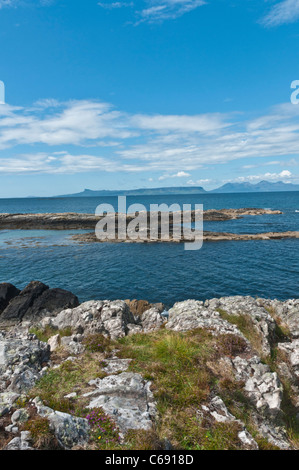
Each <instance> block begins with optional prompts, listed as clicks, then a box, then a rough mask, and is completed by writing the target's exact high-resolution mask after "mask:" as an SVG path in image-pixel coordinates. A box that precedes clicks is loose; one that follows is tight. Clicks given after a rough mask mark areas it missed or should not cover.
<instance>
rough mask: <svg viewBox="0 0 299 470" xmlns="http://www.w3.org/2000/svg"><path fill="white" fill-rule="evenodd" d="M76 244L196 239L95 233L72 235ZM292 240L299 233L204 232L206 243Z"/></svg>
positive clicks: (189, 238) (182, 241)
mask: <svg viewBox="0 0 299 470" xmlns="http://www.w3.org/2000/svg"><path fill="white" fill-rule="evenodd" d="M70 238H71V239H72V240H74V241H75V242H78V243H80V244H85V243H186V242H190V241H191V242H192V241H193V240H194V238H193V237H192V236H189V237H188V236H184V234H182V236H181V238H180V240H178V239H177V238H173V236H172V233H171V232H170V237H169V239H165V240H163V239H161V238H159V239H158V240H152V239H151V238H150V234H149V233H148V234H146V237H144V236H142V237H141V238H140V239H136V240H132V239H131V238H127V239H126V240H118V239H117V238H115V239H114V240H100V239H99V238H97V237H96V235H95V233H80V234H76V235H72V236H71V237H70ZM290 238H293V239H294V238H299V232H293V231H289V232H266V233H241V234H239V233H226V232H203V237H202V239H203V241H204V242H218V241H250V240H285V239H290Z"/></svg>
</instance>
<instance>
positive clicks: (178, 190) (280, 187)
mask: <svg viewBox="0 0 299 470" xmlns="http://www.w3.org/2000/svg"><path fill="white" fill-rule="evenodd" d="M276 191H299V184H291V183H283V182H282V181H279V182H277V183H271V182H269V181H260V182H259V183H256V184H252V183H226V184H224V185H223V186H221V187H220V188H217V189H213V190H212V191H206V190H205V189H204V188H202V187H201V186H196V187H195V186H192V187H182V186H174V187H171V188H143V189H128V190H119V191H118V190H116V189H115V190H111V191H109V190H99V191H93V190H91V189H85V190H84V191H82V192H81V193H75V194H65V195H63V196H56V197H103V196H167V195H172V194H173V195H184V194H186V195H188V194H210V193H219V194H220V193H265V192H276Z"/></svg>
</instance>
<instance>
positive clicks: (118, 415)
mask: <svg viewBox="0 0 299 470" xmlns="http://www.w3.org/2000/svg"><path fill="white" fill-rule="evenodd" d="M89 385H91V386H93V387H95V390H94V391H93V392H90V393H87V394H85V395H84V396H85V397H89V398H90V399H91V401H90V403H89V405H88V408H90V409H92V408H99V407H100V408H102V409H103V410H104V411H105V413H107V414H108V415H109V416H110V417H111V418H112V419H113V420H114V421H115V422H116V424H117V425H118V427H119V429H120V430H121V432H126V431H128V430H129V429H145V430H148V429H151V427H152V425H153V419H154V417H155V414H156V404H155V401H154V397H153V394H152V392H151V390H150V386H151V383H150V382H148V381H146V380H144V379H143V377H142V376H141V375H140V374H136V373H133V372H123V373H121V374H119V375H109V376H107V377H105V378H103V379H96V380H92V381H90V382H89Z"/></svg>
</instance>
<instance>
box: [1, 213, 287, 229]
mask: <svg viewBox="0 0 299 470" xmlns="http://www.w3.org/2000/svg"><path fill="white" fill-rule="evenodd" d="M195 214H196V211H194V210H193V211H191V218H192V220H194V219H195ZM278 214H282V212H281V211H279V210H271V209H257V208H244V209H220V210H215V209H211V210H207V211H204V213H203V218H204V220H209V221H225V220H233V219H239V218H241V217H244V216H247V215H250V216H256V215H278ZM147 216H148V217H149V213H147ZM171 217H172V216H171ZM102 218H103V217H101V216H95V215H94V214H81V213H75V212H65V213H57V214H53V213H51V214H0V230H4V229H9V230H14V229H17V230H77V229H80V230H84V229H85V230H89V229H94V228H95V226H96V224H97V222H98V221H99V220H101V219H102ZM133 218H134V217H133V216H132V215H130V214H128V215H127V216H126V221H127V222H130V221H131V220H132V219H133Z"/></svg>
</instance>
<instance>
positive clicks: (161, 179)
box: [159, 171, 191, 181]
mask: <svg viewBox="0 0 299 470" xmlns="http://www.w3.org/2000/svg"><path fill="white" fill-rule="evenodd" d="M189 176H191V175H190V173H186V172H185V171H178V172H177V173H175V174H174V175H162V176H160V177H159V181H163V180H166V179H168V178H186V177H189Z"/></svg>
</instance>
